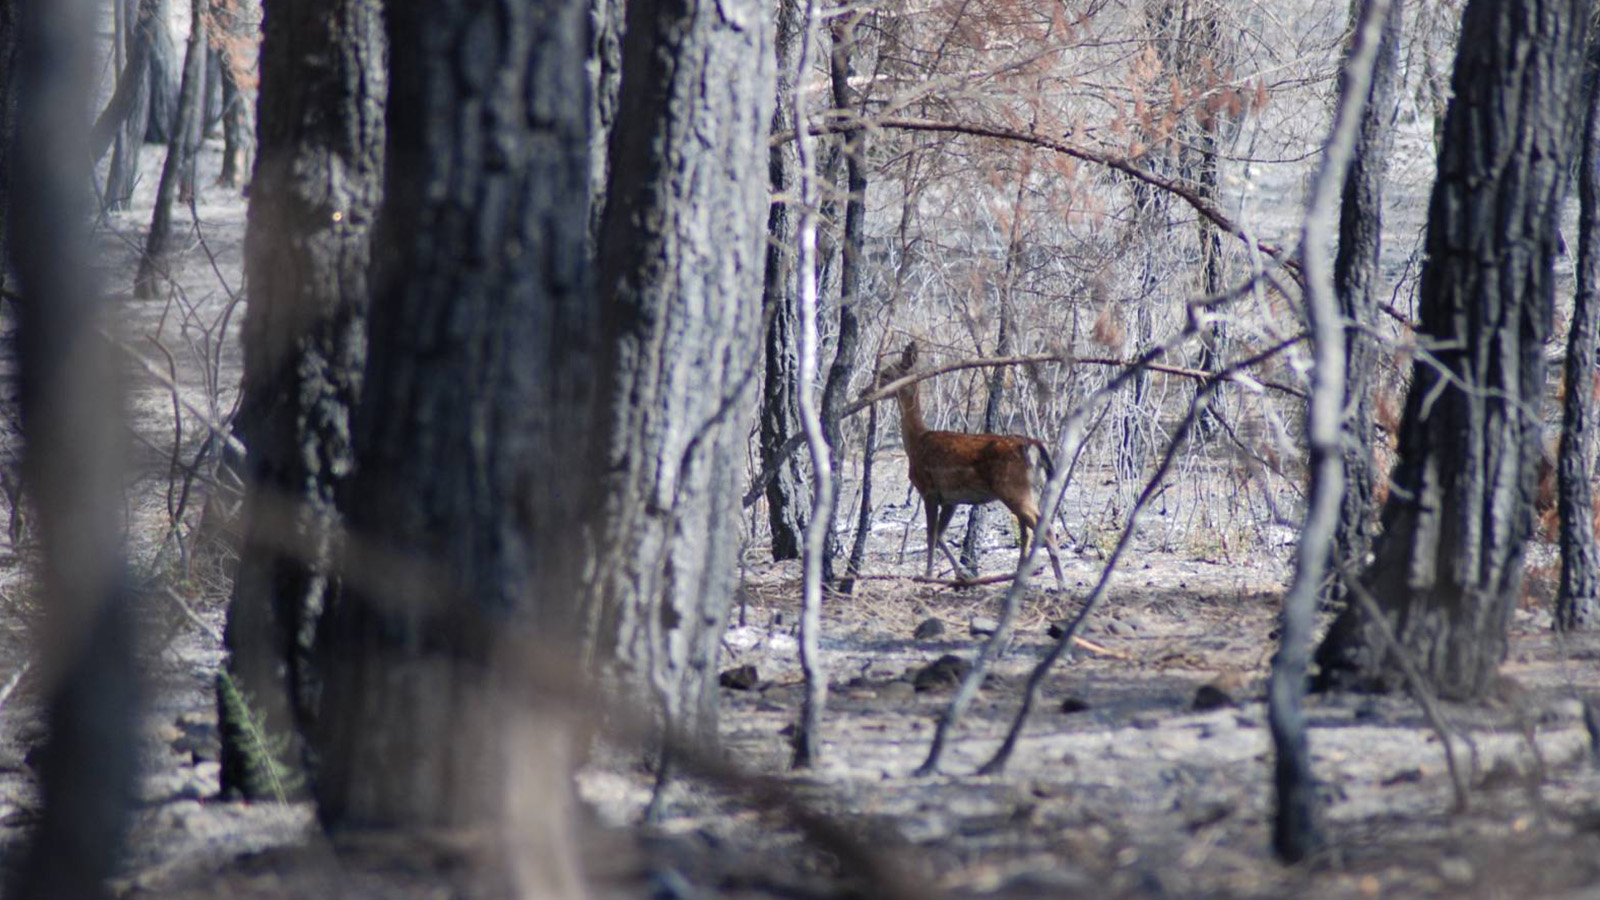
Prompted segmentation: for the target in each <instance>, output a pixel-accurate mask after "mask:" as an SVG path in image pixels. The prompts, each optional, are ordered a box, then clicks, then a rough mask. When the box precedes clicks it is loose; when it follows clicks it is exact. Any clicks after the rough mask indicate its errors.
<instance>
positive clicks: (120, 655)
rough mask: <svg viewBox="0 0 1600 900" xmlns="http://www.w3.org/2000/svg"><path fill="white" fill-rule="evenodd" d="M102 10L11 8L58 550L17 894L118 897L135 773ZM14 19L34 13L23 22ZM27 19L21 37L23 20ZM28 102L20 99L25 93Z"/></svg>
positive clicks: (20, 228) (22, 318)
mask: <svg viewBox="0 0 1600 900" xmlns="http://www.w3.org/2000/svg"><path fill="white" fill-rule="evenodd" d="M95 6H96V4H91V3H89V2H88V0H50V2H39V3H30V4H19V5H16V6H13V5H12V3H10V2H6V3H3V4H0V58H3V57H7V56H9V54H8V53H6V50H7V47H6V46H5V45H6V44H7V43H9V39H10V38H11V37H13V36H14V37H15V39H16V40H17V43H16V45H15V46H16V47H17V48H18V49H19V50H20V53H19V55H18V56H17V57H16V68H15V69H14V70H13V71H14V72H15V74H16V81H15V82H12V81H11V80H10V79H9V78H8V79H7V80H6V81H5V82H4V83H3V85H0V90H3V91H4V93H6V94H10V93H11V92H12V91H13V90H16V94H15V95H14V96H13V97H11V98H8V100H7V102H5V103H4V104H3V105H4V106H5V107H7V108H8V109H11V108H14V109H15V110H16V113H17V122H16V131H15V137H16V143H15V145H14V148H12V149H14V153H12V154H9V155H8V156H7V157H6V161H7V166H6V168H8V169H12V168H13V167H14V172H13V174H14V179H13V182H12V187H13V188H14V191H15V193H14V194H13V196H12V198H11V199H12V202H11V209H10V210H9V213H10V216H9V218H10V219H11V222H10V224H11V227H10V228H9V229H8V235H9V239H10V246H9V249H10V255H11V259H12V261H13V262H14V263H15V266H16V274H17V283H18V287H19V289H20V292H21V295H22V299H21V300H20V301H19V302H18V304H17V307H18V312H19V317H18V332H19V333H18V338H17V347H18V357H19V363H20V376H21V394H22V422H23V429H24V435H25V438H26V442H27V451H26V461H25V464H24V471H25V474H26V478H27V481H28V486H29V491H30V496H31V498H32V500H33V503H34V505H35V507H36V509H37V511H38V522H39V529H38V533H39V539H40V546H41V549H42V551H43V555H42V558H41V559H40V562H39V566H38V568H37V569H36V571H35V573H34V575H35V577H36V578H37V581H38V585H39V593H40V595H41V596H42V597H43V598H44V609H45V615H44V617H43V620H42V621H40V622H36V623H35V624H34V626H33V637H34V640H35V643H36V645H37V646H38V648H39V653H40V658H41V665H40V667H39V670H40V672H41V673H42V676H43V679H44V696H45V697H46V718H47V723H48V735H49V736H48V738H47V739H46V743H45V745H44V747H43V751H42V753H41V754H40V757H39V764H38V773H39V791H40V797H41V800H42V801H43V812H42V814H41V817H40V819H39V821H38V824H37V826H36V827H35V829H34V831H33V834H32V835H31V837H30V842H29V845H28V848H27V849H26V851H23V852H21V853H19V854H18V858H17V859H16V860H14V861H13V865H12V867H11V868H10V870H9V872H8V877H7V884H6V891H5V894H6V896H7V897H13V898H23V900H85V898H98V897H105V896H108V892H107V890H106V887H105V884H104V881H105V879H106V878H108V877H109V876H110V875H111V874H112V871H113V869H114V866H115V865H116V862H117V854H118V849H119V845H120V843H121V839H122V834H123V829H124V824H125V820H126V815H127V811H128V805H129V802H130V800H131V798H132V792H133V782H134V755H135V752H136V749H137V741H136V739H135V734H134V721H135V715H134V701H135V692H136V684H137V681H138V673H137V669H136V666H135V662H134V656H133V636H132V634H131V622H130V614H129V610H128V608H127V607H128V596H127V577H126V572H125V571H124V562H123V534H122V522H123V516H122V500H121V491H122V478H123V474H122V471H121V456H122V454H121V446H122V440H123V428H124V425H123V418H122V410H121V393H120V391H119V390H118V388H117V384H116V366H115V365H114V363H115V360H116V357H115V356H114V355H113V354H111V353H110V352H109V351H108V348H107V346H106V343H105V340H104V338H103V337H102V336H101V334H100V333H99V329H100V328H102V327H104V326H105V324H106V323H105V321H104V316H103V315H102V314H103V312H104V306H103V304H102V302H101V297H100V292H99V286H98V284H97V281H98V279H97V271H98V269H97V267H96V266H95V265H93V262H92V259H91V257H90V255H89V250H88V240H87V235H86V234H84V231H83V228H84V223H85V222H87V221H89V219H90V215H89V214H90V209H91V207H90V202H89V201H90V197H89V190H90V186H91V185H92V184H93V175H92V173H91V171H90V165H89V159H88V155H87V154H86V153H84V152H83V151H84V148H85V147H86V146H88V133H87V123H88V121H89V110H88V101H89V98H90V96H91V85H92V84H93V81H92V77H91V75H92V72H93V65H92V58H93V57H92V54H91V52H90V47H89V45H88V39H89V37H90V36H91V35H93V34H95V33H96V32H95V29H94V27H93V23H94V21H95V14H96V12H97V11H96V9H95V8H94V7H95ZM15 13H22V14H23V15H22V16H21V18H20V19H18V18H15V17H14V14H15ZM13 24H16V25H19V26H20V30H19V31H17V32H10V26H11V25H13ZM12 101H14V102H15V106H14V107H12V106H11V102H12Z"/></svg>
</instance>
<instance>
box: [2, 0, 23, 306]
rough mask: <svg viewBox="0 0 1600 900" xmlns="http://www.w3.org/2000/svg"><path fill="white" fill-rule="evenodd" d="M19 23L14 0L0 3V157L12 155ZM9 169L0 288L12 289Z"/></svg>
mask: <svg viewBox="0 0 1600 900" xmlns="http://www.w3.org/2000/svg"><path fill="white" fill-rule="evenodd" d="M20 28H21V23H20V22H19V21H18V10H17V5H16V3H15V2H14V0H0V158H4V159H13V158H15V155H16V149H15V148H16V138H17V102H18V100H19V99H20V98H21V95H22V91H21V90H20V88H19V87H18V85H17V72H18V69H17V49H18V48H19V47H20V46H21V33H20ZM13 168H14V167H13V166H0V288H4V289H10V288H12V284H11V281H12V273H11V262H10V248H11V242H10V234H11V217H12V209H11V205H12V204H11V195H12V191H13V186H12V169H13Z"/></svg>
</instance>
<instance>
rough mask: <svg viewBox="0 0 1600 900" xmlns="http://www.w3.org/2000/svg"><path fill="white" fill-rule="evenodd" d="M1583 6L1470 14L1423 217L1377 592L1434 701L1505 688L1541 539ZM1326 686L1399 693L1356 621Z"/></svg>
mask: <svg viewBox="0 0 1600 900" xmlns="http://www.w3.org/2000/svg"><path fill="white" fill-rule="evenodd" d="M1587 31H1588V4H1587V3H1584V2H1582V0H1508V2H1499V0H1469V2H1468V4H1467V8H1466V11H1465V14H1464V16H1463V20H1462V29H1461V42H1460V49H1459V51H1458V54H1457V61H1456V69H1455V74H1454V76H1453V78H1452V85H1453V88H1454V97H1453V98H1452V100H1451V102H1450V108H1449V111H1448V112H1447V114H1446V116H1445V123H1444V132H1445V134H1444V140H1443V142H1442V143H1441V149H1440V151H1439V165H1438V172H1439V175H1438V179H1437V181H1436V182H1435V184H1434V189H1433V196H1432V199H1431V201H1430V204H1429V208H1428V232H1427V239H1426V251H1427V263H1426V265H1425V266H1424V268H1423V272H1422V284H1421V288H1420V294H1419V305H1420V312H1421V343H1420V348H1419V352H1418V354H1417V357H1416V360H1415V362H1414V363H1413V365H1412V378H1411V387H1410V390H1409V392H1408V394H1407V396H1406V406H1405V415H1404V418H1403V420H1402V423H1401V429H1400V462H1399V464H1398V465H1397V466H1396V469H1395V473H1394V489H1393V491H1392V492H1391V494H1390V497H1389V500H1388V502H1387V503H1386V504H1385V506H1384V510H1383V533H1382V536H1381V537H1380V538H1379V539H1378V541H1377V543H1376V545H1375V548H1374V555H1375V560H1374V562H1373V564H1372V566H1371V567H1370V568H1369V569H1368V570H1367V571H1366V572H1365V574H1364V576H1363V579H1364V582H1365V584H1366V585H1367V586H1368V587H1369V589H1370V590H1371V593H1372V594H1373V595H1374V596H1376V597H1377V598H1378V599H1379V600H1380V601H1381V603H1382V606H1383V614H1384V616H1385V618H1386V619H1387V620H1388V621H1389V623H1390V624H1391V626H1392V627H1393V630H1394V632H1395V633H1396V635H1397V637H1398V640H1399V644H1400V646H1401V648H1402V650H1403V652H1404V653H1406V654H1408V655H1409V656H1410V657H1411V659H1412V660H1413V661H1414V662H1415V663H1416V665H1417V668H1418V669H1419V670H1420V671H1421V674H1422V676H1423V678H1424V679H1425V680H1426V681H1427V682H1428V685H1427V686H1428V687H1430V688H1432V689H1433V690H1434V691H1435V692H1436V693H1437V694H1439V695H1442V696H1445V697H1450V698H1474V697H1481V696H1483V695H1484V693H1485V692H1486V691H1488V690H1489V689H1490V688H1491V687H1492V686H1493V685H1494V683H1495V679H1496V675H1497V671H1498V668H1499V665H1500V662H1501V661H1502V659H1503V658H1504V656H1505V652H1506V631H1507V627H1508V625H1509V622H1510V618H1511V611H1512V609H1513V608H1514V606H1515V604H1516V600H1517V596H1518V594H1519V592H1520V590H1521V586H1522V576H1523V556H1524V549H1525V544H1526V541H1527V538H1528V536H1529V534H1530V533H1531V531H1532V527H1533V504H1534V499H1535V494H1536V491H1537V472H1538V462H1539V456H1540V453H1541V449H1542V448H1541V432H1542V427H1541V423H1540V421H1539V417H1538V407H1539V399H1540V397H1541V395H1542V389H1543V385H1544V375H1545V370H1544V354H1543V344H1544V341H1545V340H1546V339H1547V338H1548V337H1549V335H1550V329H1551V319H1552V316H1553V306H1554V289H1555V276H1554V271H1553V266H1552V260H1553V259H1554V255H1555V253H1556V250H1557V244H1558V242H1559V237H1558V234H1557V225H1558V214H1559V211H1560V208H1561V202H1562V200H1563V199H1564V198H1565V196H1566V191H1567V178H1568V173H1569V172H1570V165H1569V163H1570V160H1571V157H1572V153H1573V150H1574V148H1575V147H1576V143H1575V138H1576V132H1577V130H1578V128H1579V126H1580V125H1581V118H1582V117H1581V115H1579V113H1578V110H1579V109H1581V106H1582V104H1581V99H1582V90H1581V85H1582V81H1583V62H1584V41H1585V38H1586V35H1587ZM1317 655H1318V662H1319V663H1321V667H1322V678H1321V683H1322V684H1324V685H1333V686H1340V685H1352V686H1372V687H1385V686H1388V685H1389V684H1392V683H1395V681H1396V678H1397V676H1398V674H1399V673H1398V672H1397V670H1396V663H1395V662H1394V661H1393V660H1392V659H1389V658H1388V654H1387V653H1386V652H1385V648H1384V646H1383V644H1381V643H1380V641H1379V639H1378V637H1377V635H1376V634H1374V633H1373V631H1372V627H1371V626H1370V625H1368V624H1367V623H1365V622H1364V621H1363V620H1362V618H1361V616H1360V613H1359V611H1357V610H1355V609H1354V608H1349V609H1347V610H1346V611H1345V612H1344V613H1343V614H1342V615H1341V617H1340V619H1339V620H1337V621H1336V622H1335V624H1334V626H1333V628H1331V629H1330V631H1329V633H1328V636H1327V637H1326V638H1325V639H1324V641H1323V644H1322V645H1321V647H1320V648H1319V649H1318V654H1317Z"/></svg>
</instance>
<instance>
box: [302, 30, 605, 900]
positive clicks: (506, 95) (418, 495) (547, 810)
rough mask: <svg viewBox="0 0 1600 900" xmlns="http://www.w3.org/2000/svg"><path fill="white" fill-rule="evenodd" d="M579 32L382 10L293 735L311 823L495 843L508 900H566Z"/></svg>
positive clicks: (588, 444)
mask: <svg viewBox="0 0 1600 900" xmlns="http://www.w3.org/2000/svg"><path fill="white" fill-rule="evenodd" d="M585 16H586V4H585V3H584V2H583V0H569V2H566V3H564V4H545V5H541V6H537V7H536V6H532V5H527V4H503V3H494V2H490V0H434V2H430V3H418V4H390V5H389V6H388V8H387V11H386V15H385V19H386V34H387V36H388V46H389V58H390V66H389V94H388V102H387V137H386V144H385V150H384V157H385V175H384V183H383V195H384V196H383V206H382V209H381V211H380V213H379V220H378V224H377V226H376V231H375V232H374V237H373V245H372V246H373V250H372V253H373V256H374V266H373V275H372V278H373V284H372V298H373V299H372V303H371V306H370V309H369V316H368V335H369V338H368V357H367V367H366V370H365V372H364V375H363V379H362V388H361V389H362V395H361V402H360V406H359V408H358V410H357V413H356V422H355V425H354V429H353V431H354V439H355V457H356V462H357V467H356V474H355V476H354V477H353V479H352V480H351V482H350V483H349V484H348V485H347V487H346V490H344V491H343V492H342V493H341V497H340V507H341V509H342V511H343V512H344V513H345V516H346V522H347V525H348V529H347V534H348V535H349V541H350V542H351V543H350V546H348V547H347V548H346V552H345V553H344V560H345V565H344V567H343V568H342V569H341V576H342V578H343V589H342V591H341V594H340V596H339V598H338V601H337V602H336V603H335V604H334V605H333V607H332V608H331V609H330V610H329V612H328V614H327V618H326V620H325V626H324V634H325V639H326V643H325V645H324V647H325V650H324V652H322V653H319V658H320V659H322V660H323V661H324V663H325V665H326V673H327V679H326V687H325V693H324V698H323V704H322V708H321V712H322V715H320V716H319V718H318V727H317V728H315V729H314V730H313V732H312V734H313V736H314V737H313V739H314V742H315V744H316V747H317V749H318V750H319V754H320V760H321V768H320V771H319V775H318V777H317V779H316V782H315V790H316V796H317V800H318V803H319V813H320V815H321V816H322V818H323V821H324V823H325V824H326V825H328V826H330V827H334V828H342V827H360V826H373V827H400V828H406V827H428V826H457V825H471V826H494V825H497V824H505V825H508V826H510V827H512V828H513V829H515V830H514V831H513V832H512V833H511V834H510V835H509V836H508V837H507V839H506V840H505V841H504V842H503V846H506V847H511V846H517V847H519V848H520V854H521V855H520V856H519V858H517V859H512V860H505V861H504V862H505V863H506V864H507V865H508V866H510V867H511V868H512V871H513V873H514V874H516V875H517V876H518V880H519V881H524V882H525V883H523V884H521V885H519V890H520V893H521V895H522V896H540V897H556V898H559V897H571V896H577V895H578V894H579V893H580V888H579V883H580V876H579V874H578V871H577V865H576V861H575V850H574V848H573V846H572V835H571V828H570V826H571V816H572V806H573V798H572V796H571V785H570V771H571V765H572V752H573V751H572V746H571V735H572V729H571V726H570V725H569V724H568V722H567V721H566V719H565V718H564V717H563V715H562V714H561V713H559V712H558V711H557V710H559V708H560V704H563V703H570V702H571V701H572V695H571V692H570V691H566V690H563V689H562V688H561V687H559V685H561V684H562V683H563V682H561V681H560V680H559V677H558V673H568V672H570V671H571V669H572V667H573V666H574V665H575V664H576V661H575V659H573V658H572V656H573V654H572V653H571V650H570V647H571V646H572V640H571V635H572V629H571V626H572V624H573V622H574V619H575V618H576V615H577V612H578V606H579V604H580V602H581V597H582V586H581V584H580V575H581V570H582V565H583V562H584V548H585V546H586V541H587V540H590V539H592V535H590V534H589V533H588V531H589V529H588V527H587V526H588V523H589V522H590V519H589V516H590V515H591V514H592V513H591V511H592V510H593V509H594V508H595V501H596V498H595V496H594V495H593V491H592V487H591V486H592V485H593V484H594V481H595V478H596V476H597V471H596V466H597V461H596V456H597V448H596V447H595V446H594V445H593V443H592V441H591V437H590V436H591V435H592V434H593V433H594V432H595V431H596V430H597V428H598V423H596V422H595V421H594V417H593V409H594V406H593V397H594V394H593V387H592V385H593V373H594V372H595V371H596V364H597V361H598V360H597V342H598V338H597V335H598V334H599V333H600V323H599V321H598V318H599V316H598V315H597V311H596V309H595V305H594V303H593V301H592V295H591V292H590V290H589V287H588V278H587V267H586V263H585V254H584V227H585V222H586V217H587V210H586V193H587V188H586V185H587V180H588V159H587V151H588V143H589V138H588V123H589V118H588V117H589V112H588V109H587V102H586V101H587V97H586V93H587V92H586V90H585V88H584V77H585V76H584V69H583V66H584V60H585V57H586V54H587V43H588V40H587V37H588V35H587V29H586V27H585ZM330 212H331V211H330ZM530 670H531V671H530ZM380 685H381V689H380V688H379V687H378V686H380ZM552 696H553V697H554V698H556V701H557V702H541V698H544V699H545V700H548V699H549V698H550V697H552ZM533 879H537V880H533Z"/></svg>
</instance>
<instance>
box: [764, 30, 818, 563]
mask: <svg viewBox="0 0 1600 900" xmlns="http://www.w3.org/2000/svg"><path fill="white" fill-rule="evenodd" d="M800 28H801V22H800V4H799V3H798V2H797V0H778V6H777V33H776V37H775V40H774V43H773V48H774V56H775V59H776V62H777V101H776V104H775V109H774V111H773V114H772V131H773V133H774V134H776V133H778V132H781V131H786V130H788V129H790V128H791V127H793V126H792V125H791V123H790V120H791V119H793V118H794V116H793V114H792V111H793V109H794V106H793V104H794V86H793V84H792V81H793V79H794V77H795V71H794V69H795V65H796V54H797V52H798V49H799V40H800ZM767 154H768V158H767V173H768V178H769V179H770V185H771V194H772V198H771V204H770V205H769V206H768V208H767V249H766V268H765V275H764V281H763V283H762V301H761V302H762V308H763V310H764V318H765V319H766V320H767V333H766V335H765V344H766V348H765V352H766V372H765V377H764V378H763V380H762V392H761V438H760V446H761V468H762V470H763V471H767V470H771V469H772V468H773V467H774V466H777V467H778V469H777V473H778V474H777V476H776V477H775V478H773V479H772V480H771V481H769V482H768V483H767V489H766V497H767V524H768V526H769V527H770V528H771V530H772V558H773V559H774V560H786V559H799V558H800V545H801V543H802V535H804V534H805V528H806V519H807V517H808V516H809V515H810V513H811V510H810V506H811V503H810V496H811V492H810V491H809V490H808V488H807V485H808V483H809V482H808V479H807V476H806V471H807V470H806V467H805V465H804V460H803V457H802V456H801V455H800V454H791V455H790V456H789V458H788V460H787V461H780V460H779V459H778V456H779V454H780V452H781V449H780V448H782V447H783V446H784V445H785V444H787V443H788V442H789V440H790V439H791V438H792V437H793V436H795V435H797V434H799V433H800V406H799V399H798V395H797V394H796V393H795V391H796V390H797V389H798V384H799V380H800V352H799V349H798V348H799V334H800V320H799V307H798V302H799V301H798V297H797V296H796V294H795V279H794V242H795V219H796V216H795V214H794V211H793V210H792V209H791V206H792V204H793V202H794V201H793V198H792V197H791V196H790V194H791V193H792V192H793V191H794V190H795V189H796V166H797V164H796V161H795V151H794V145H793V143H792V142H788V141H786V142H784V143H782V144H779V145H777V146H775V147H772V148H770V149H769V150H768V151H767Z"/></svg>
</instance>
